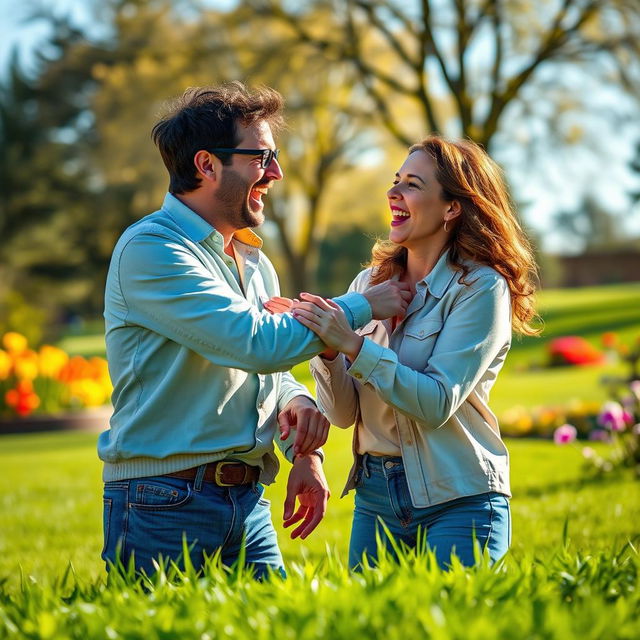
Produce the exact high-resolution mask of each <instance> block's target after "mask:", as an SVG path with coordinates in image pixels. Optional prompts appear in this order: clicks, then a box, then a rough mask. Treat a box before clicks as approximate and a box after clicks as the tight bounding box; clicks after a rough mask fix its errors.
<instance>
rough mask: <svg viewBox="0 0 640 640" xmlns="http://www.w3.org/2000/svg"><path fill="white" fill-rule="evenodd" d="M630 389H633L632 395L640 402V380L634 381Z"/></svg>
mask: <svg viewBox="0 0 640 640" xmlns="http://www.w3.org/2000/svg"><path fill="white" fill-rule="evenodd" d="M629 389H631V393H633V395H634V396H635V397H636V398H638V400H640V380H634V381H633V382H631V383H630V384H629Z"/></svg>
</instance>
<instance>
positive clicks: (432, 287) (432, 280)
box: [422, 249, 458, 298]
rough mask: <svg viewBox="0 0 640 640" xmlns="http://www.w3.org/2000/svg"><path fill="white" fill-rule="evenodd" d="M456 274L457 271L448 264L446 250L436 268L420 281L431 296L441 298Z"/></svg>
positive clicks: (447, 252)
mask: <svg viewBox="0 0 640 640" xmlns="http://www.w3.org/2000/svg"><path fill="white" fill-rule="evenodd" d="M457 273H458V269H455V268H454V267H452V266H451V264H450V263H449V250H448V249H447V250H446V251H445V252H444V253H443V254H442V255H441V256H440V258H439V259H438V262H436V266H435V267H433V269H432V270H431V272H430V273H429V274H428V275H426V276H425V277H424V278H423V279H422V282H424V283H425V285H426V287H427V289H428V290H429V293H430V294H431V295H432V296H435V297H436V298H442V296H443V295H444V292H445V291H446V290H447V289H448V287H449V285H450V284H451V281H452V280H453V278H454V277H455V276H456V274H457Z"/></svg>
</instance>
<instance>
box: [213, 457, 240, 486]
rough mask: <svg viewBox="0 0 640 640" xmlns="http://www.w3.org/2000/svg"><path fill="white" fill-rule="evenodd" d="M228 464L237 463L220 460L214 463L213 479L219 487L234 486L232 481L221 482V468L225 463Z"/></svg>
mask: <svg viewBox="0 0 640 640" xmlns="http://www.w3.org/2000/svg"><path fill="white" fill-rule="evenodd" d="M229 464H233V465H236V464H238V463H237V462H225V461H222V462H218V464H217V465H216V473H215V481H216V484H217V485H218V486H219V487H235V486H236V485H235V484H234V483H233V482H223V480H222V470H223V469H224V467H225V466H226V465H229Z"/></svg>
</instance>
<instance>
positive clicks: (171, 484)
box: [129, 478, 193, 511]
mask: <svg viewBox="0 0 640 640" xmlns="http://www.w3.org/2000/svg"><path fill="white" fill-rule="evenodd" d="M132 491H133V492H134V497H133V500H132V501H131V502H130V503H129V506H130V507H131V508H132V509H142V510H146V511H166V510H169V509H179V508H180V507H182V506H184V505H186V504H188V503H189V502H191V500H192V498H193V488H192V486H191V484H187V486H186V487H184V486H181V485H180V484H178V483H176V482H175V481H171V480H167V481H166V482H165V481H164V480H163V479H161V478H145V479H144V480H140V481H138V482H137V483H136V484H135V485H134V486H133V487H132Z"/></svg>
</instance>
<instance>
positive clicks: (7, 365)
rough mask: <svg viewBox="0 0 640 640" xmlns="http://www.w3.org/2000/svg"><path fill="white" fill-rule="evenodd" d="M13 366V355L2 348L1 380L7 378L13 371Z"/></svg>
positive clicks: (0, 353) (0, 352) (0, 362)
mask: <svg viewBox="0 0 640 640" xmlns="http://www.w3.org/2000/svg"><path fill="white" fill-rule="evenodd" d="M12 366H13V360H12V358H11V356H10V355H9V354H8V353H7V352H6V351H3V350H2V349H0V380H6V379H7V378H8V377H9V374H10V373H11V367H12Z"/></svg>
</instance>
